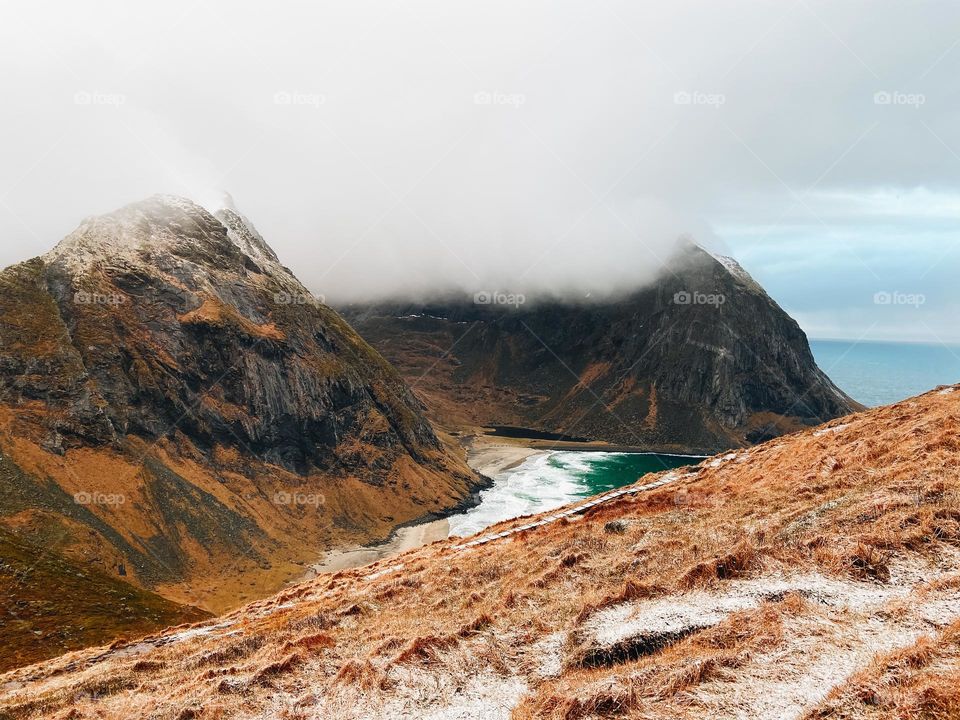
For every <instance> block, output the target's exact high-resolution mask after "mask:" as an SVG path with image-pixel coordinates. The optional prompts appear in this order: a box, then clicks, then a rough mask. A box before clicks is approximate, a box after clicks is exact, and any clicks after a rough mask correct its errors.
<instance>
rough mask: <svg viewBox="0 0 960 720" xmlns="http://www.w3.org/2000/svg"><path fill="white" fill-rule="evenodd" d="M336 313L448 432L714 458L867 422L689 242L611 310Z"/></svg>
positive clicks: (513, 301) (504, 300)
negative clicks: (819, 427)
mask: <svg viewBox="0 0 960 720" xmlns="http://www.w3.org/2000/svg"><path fill="white" fill-rule="evenodd" d="M521 301H522V302H521ZM340 310H341V312H342V313H343V315H344V317H346V318H347V319H348V320H349V321H350V323H351V325H352V326H353V327H355V328H356V329H357V331H358V332H359V333H360V334H361V335H362V336H363V337H364V338H365V339H366V340H367V341H368V342H370V343H371V344H372V345H373V346H374V347H375V348H377V350H379V351H380V352H381V353H383V355H384V356H385V357H386V358H387V359H388V360H390V362H391V363H393V364H394V365H395V366H396V367H397V368H398V369H399V370H400V372H401V373H402V374H403V375H404V377H405V378H406V379H407V380H408V381H409V382H410V383H411V385H412V386H413V387H414V388H415V390H416V392H418V393H419V394H420V396H421V397H422V398H423V399H424V401H425V403H426V405H427V406H428V408H430V410H431V411H432V412H433V413H434V415H435V417H436V419H437V420H438V421H439V422H441V423H443V424H445V425H448V426H450V427H471V426H474V427H475V426H477V425H482V426H491V425H500V426H520V427H523V428H529V429H533V430H537V431H542V432H546V433H552V434H557V435H563V436H569V437H577V438H581V439H587V440H602V441H606V442H612V443H618V444H623V445H630V446H640V447H645V448H650V449H658V450H665V451H670V450H674V451H684V452H715V451H718V450H721V449H724V448H730V447H740V446H743V445H746V444H750V443H755V442H758V441H761V440H764V439H769V438H771V437H775V436H778V435H781V434H783V433H785V432H791V431H793V430H796V429H798V428H802V427H805V426H809V425H814V424H818V423H820V422H824V421H826V420H829V419H831V418H835V417H838V416H840V415H845V414H847V413H849V412H852V411H854V410H857V409H860V408H861V406H860V405H859V404H858V403H856V402H855V401H853V400H852V399H851V398H849V397H847V396H846V395H845V394H844V393H843V392H842V391H840V390H839V389H838V388H837V387H836V386H835V385H834V384H833V383H832V382H831V381H830V379H829V378H828V377H827V376H826V375H825V374H824V373H823V372H822V371H821V370H820V369H819V368H818V367H817V365H816V362H815V361H814V359H813V355H812V354H811V352H810V347H809V345H808V343H807V339H806V336H805V335H804V333H803V331H802V330H801V329H800V327H799V325H797V323H796V322H795V321H794V320H793V319H792V318H790V317H789V316H788V315H787V314H786V313H785V312H784V311H783V309H782V308H780V306H779V305H777V304H776V302H774V301H773V300H772V299H771V298H770V297H769V296H768V295H767V294H766V293H765V292H764V290H763V288H761V287H760V286H759V285H758V284H757V283H756V282H755V281H754V280H753V279H752V278H751V277H750V276H749V275H748V274H747V273H746V271H744V270H743V269H742V268H741V267H740V266H739V265H738V264H737V263H736V262H735V261H733V260H731V259H729V258H721V259H717V258H715V257H713V256H712V255H710V254H709V253H707V252H706V251H704V250H703V249H701V248H700V247H698V246H696V245H693V244H687V245H684V246H683V247H681V248H680V249H678V251H677V252H676V254H675V256H674V257H673V259H672V260H671V262H670V263H669V264H668V269H667V271H666V272H664V273H663V275H662V276H661V277H660V279H659V280H658V281H657V282H656V283H654V284H652V285H650V286H649V287H644V288H642V289H640V290H637V291H636V292H634V293H632V294H630V295H627V296H624V297H618V298H614V299H604V300H591V299H589V298H584V299H582V300H580V301H576V302H575V301H570V300H558V299H552V298H536V297H523V296H517V295H510V294H506V293H492V292H488V293H479V294H478V295H476V296H474V297H470V298H466V299H464V298H463V297H456V298H454V297H446V298H442V299H439V300H435V301H430V302H408V301H401V302H387V303H378V304H374V305H353V306H348V307H343V308H340Z"/></svg>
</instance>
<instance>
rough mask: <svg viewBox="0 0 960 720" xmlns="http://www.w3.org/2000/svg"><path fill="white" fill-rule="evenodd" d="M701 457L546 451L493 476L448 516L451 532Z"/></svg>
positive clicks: (460, 532)
mask: <svg viewBox="0 0 960 720" xmlns="http://www.w3.org/2000/svg"><path fill="white" fill-rule="evenodd" d="M700 460H701V458H699V457H691V456H688V455H657V454H653V453H621V452H616V453H612V452H583V451H567V450H552V451H549V452H545V453H543V454H541V455H534V456H533V457H530V458H528V459H527V460H526V461H524V462H523V463H522V464H520V465H518V466H517V467H515V468H512V469H510V470H506V471H504V472H502V473H500V474H499V475H497V476H496V477H495V478H494V483H493V486H492V487H490V488H489V489H487V490H484V491H482V492H481V493H480V504H479V505H477V506H476V507H474V508H471V509H470V510H468V511H467V512H465V513H462V514H460V515H454V516H453V517H451V518H449V521H450V534H451V535H460V536H466V535H472V534H473V533H476V532H480V531H481V530H483V529H484V528H486V527H489V526H490V525H493V524H494V523H498V522H501V521H503V520H509V519H510V518H514V517H519V516H521V515H532V514H534V513H540V512H546V511H547V510H553V509H555V508H558V507H560V506H562V505H566V504H568V503H571V502H575V501H576V500H579V499H580V498H584V497H589V496H591V495H596V494H597V493H602V492H605V491H607V490H612V489H614V488H618V487H623V486H624V485H629V484H630V483H634V482H636V481H637V480H638V479H640V477H641V476H643V475H645V474H646V473H649V472H661V471H662V470H671V469H673V468H677V467H682V466H684V465H693V464H695V463H698V462H700Z"/></svg>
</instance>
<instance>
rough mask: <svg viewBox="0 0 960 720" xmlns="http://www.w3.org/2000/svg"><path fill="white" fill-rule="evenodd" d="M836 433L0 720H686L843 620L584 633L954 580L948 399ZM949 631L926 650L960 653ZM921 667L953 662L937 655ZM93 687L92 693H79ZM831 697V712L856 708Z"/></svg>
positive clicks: (175, 650) (272, 615)
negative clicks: (899, 578)
mask: <svg viewBox="0 0 960 720" xmlns="http://www.w3.org/2000/svg"><path fill="white" fill-rule="evenodd" d="M845 424H848V425H847V426H846V427H840V429H838V430H836V431H827V432H822V431H821V432H814V431H804V432H802V433H799V434H796V435H793V436H789V437H784V438H780V439H777V440H774V441H771V442H769V443H766V444H764V445H762V446H758V447H755V448H752V449H750V450H748V451H741V452H740V453H739V454H738V456H737V458H736V459H730V460H727V461H723V462H718V461H706V462H704V463H703V465H702V466H700V468H699V469H697V470H696V476H695V477H691V478H689V479H685V480H679V481H677V482H676V483H674V484H672V485H668V486H666V487H664V488H661V489H660V490H658V491H654V492H650V493H641V494H638V495H635V496H625V497H622V498H620V499H619V500H617V501H614V502H610V503H606V504H603V505H600V506H597V507H595V508H593V509H592V510H590V511H588V512H586V513H585V514H584V515H583V516H580V517H576V518H575V519H572V520H561V521H558V522H555V523H553V524H550V525H546V526H543V527H540V528H537V529H534V530H529V531H526V532H522V533H520V534H518V535H516V536H513V537H512V538H509V539H505V540H502V541H496V542H492V543H489V544H487V545H483V546H479V547H476V548H472V549H470V550H466V551H456V550H454V549H453V546H454V545H456V544H457V542H456V541H454V540H450V541H443V542H439V543H435V544H433V545H431V546H428V547H424V548H420V549H418V550H414V551H410V552H407V553H405V554H403V555H400V556H396V557H393V558H389V559H386V560H381V561H379V562H377V563H374V564H372V565H370V566H367V567H364V568H357V569H352V570H346V571H341V572H338V573H336V574H333V575H323V576H320V577H318V578H316V579H315V580H312V581H310V582H307V583H303V584H300V585H298V586H295V587H292V588H290V589H288V590H285V591H283V592H281V593H280V594H278V595H277V596H275V597H274V598H271V599H270V600H264V601H260V602H256V603H253V604H251V605H248V606H246V607H244V608H242V609H241V610H238V611H236V612H234V613H231V614H229V615H226V616H224V617H223V618H221V622H223V623H227V624H225V625H224V626H223V627H222V628H219V629H214V630H212V631H210V632H208V633H207V634H200V635H196V636H186V637H185V636H183V631H182V630H181V631H179V632H180V633H181V635H180V636H178V637H177V638H176V639H175V640H174V641H171V640H170V635H169V634H168V635H167V636H161V637H158V638H155V639H153V640H151V641H150V642H149V643H147V644H140V645H137V644H135V643H134V644H131V645H130V646H128V647H126V648H125V649H124V648H121V649H119V650H117V651H114V652H113V653H111V654H107V655H106V656H104V657H102V658H100V659H94V658H95V656H97V655H98V653H99V652H100V651H86V652H83V653H74V654H73V655H71V656H68V657H64V658H61V659H58V660H55V661H50V662H47V663H44V664H41V665H38V666H34V667H31V668H25V669H21V670H18V671H15V672H12V673H8V674H7V675H5V676H0V688H2V694H0V708H3V709H2V710H0V717H4V715H3V713H4V712H5V713H6V717H10V718H39V717H44V718H46V717H60V718H65V717H71V718H87V717H89V718H94V717H96V718H101V719H103V720H112V719H115V718H116V719H119V718H124V720H126V719H128V718H139V717H144V718H145V717H174V718H176V717H178V716H180V715H181V713H188V715H187V716H189V717H196V718H226V717H234V716H238V717H239V716H242V717H264V718H267V717H277V716H281V715H280V713H281V710H280V708H282V709H283V712H284V713H287V714H288V716H289V717H295V716H299V715H297V713H300V714H301V715H302V716H303V717H337V718H339V717H345V718H346V717H377V718H379V717H391V712H395V713H396V714H399V713H398V712H397V711H396V710H395V707H398V706H395V705H391V704H390V703H407V705H404V707H408V708H409V707H411V706H410V705H409V703H416V702H421V703H423V702H429V703H434V704H437V703H439V704H440V705H441V706H442V705H443V703H453V702H459V701H461V700H462V699H463V698H464V697H473V696H472V695H470V694H471V693H474V694H476V693H480V695H479V696H478V697H480V700H479V701H478V702H479V703H480V704H479V705H478V707H482V706H483V702H484V700H483V695H482V688H481V689H480V690H478V689H477V685H478V684H480V685H483V683H486V686H485V687H490V688H492V689H491V693H493V692H497V693H501V694H502V692H505V691H501V690H500V689H498V688H500V686H499V685H496V684H495V682H494V681H496V682H504V683H506V682H508V681H509V682H516V683H519V684H520V685H521V686H522V687H523V688H524V689H525V693H524V694H523V696H522V698H521V697H519V695H518V697H517V698H516V702H511V703H507V705H508V707H507V709H506V710H504V711H503V712H505V713H506V714H503V715H488V716H487V717H498V718H499V717H509V716H510V715H511V713H512V717H513V719H514V720H528V719H532V718H564V719H570V720H572V719H573V718H596V717H638V718H639V717H649V716H656V715H657V714H658V713H659V714H662V713H663V712H666V710H667V709H669V714H672V715H674V716H684V715H685V714H687V713H689V714H690V717H697V716H698V711H697V710H696V708H695V707H693V706H691V705H690V702H691V700H690V699H691V698H693V697H695V695H696V693H697V692H699V690H698V688H706V687H707V686H708V685H709V686H710V687H711V688H716V687H717V686H722V685H723V684H724V682H728V683H729V684H730V687H734V686H735V685H736V680H737V678H738V677H740V673H741V672H742V671H743V668H744V667H746V666H747V665H748V664H751V663H754V664H755V663H757V662H760V661H761V659H762V658H763V657H765V655H764V654H765V653H770V652H773V651H778V650H782V649H783V648H784V647H785V645H786V644H787V643H788V642H789V640H788V639H789V638H790V637H792V635H791V633H792V632H793V628H794V627H795V625H796V622H797V621H798V619H800V618H814V617H815V618H818V619H823V622H825V623H826V622H829V623H830V624H831V625H830V627H835V626H837V627H840V626H842V622H843V618H845V617H847V616H846V615H844V614H843V613H840V614H836V613H835V614H834V615H830V616H829V617H828V616H827V614H825V613H826V611H825V610H824V609H823V608H821V607H819V606H816V603H812V602H811V601H809V600H805V599H803V598H801V597H799V596H797V595H794V594H789V593H788V594H786V595H785V596H783V597H776V598H771V599H768V600H767V601H765V602H762V603H761V604H760V605H759V606H757V607H753V608H748V609H746V610H743V611H740V612H737V613H735V614H733V615H731V616H729V617H727V618H726V619H724V620H722V621H721V622H718V623H715V624H713V625H712V626H711V627H707V628H705V629H701V630H699V631H697V632H691V633H686V634H681V635H680V636H678V637H677V638H676V639H675V640H673V641H672V642H669V641H668V642H664V643H663V644H662V645H659V646H657V647H648V648H646V649H644V648H637V649H636V651H635V652H633V653H632V654H629V655H628V656H625V657H617V656H613V657H608V658H603V657H602V655H600V656H594V657H592V660H591V661H590V662H585V658H587V657H589V653H590V648H589V647H588V640H585V639H584V637H582V636H583V632H582V631H583V627H584V624H585V623H586V622H587V621H588V619H589V618H591V616H593V615H594V614H595V613H596V612H598V611H600V610H602V609H604V608H612V607H614V606H619V605H622V604H623V603H629V602H637V601H647V600H652V601H655V600H664V599H665V600H669V598H671V597H672V596H674V595H677V594H681V593H689V592H690V591H706V592H708V593H712V594H716V595H718V596H722V595H723V593H724V592H725V590H726V589H727V588H729V587H731V584H732V583H735V582H739V581H741V580H743V579H751V578H761V577H766V576H770V575H772V574H777V573H779V574H780V575H790V574H796V573H803V572H806V573H811V572H815V573H820V574H822V575H825V576H827V577H831V578H838V579H843V580H846V581H850V582H854V581H857V582H859V583H861V584H862V585H863V586H865V587H877V588H884V587H888V586H890V583H892V582H893V580H892V579H891V577H892V575H896V574H897V573H898V572H900V570H899V568H900V567H901V566H902V565H903V564H904V563H907V564H910V563H913V565H917V566H923V567H930V568H936V571H935V572H934V570H931V571H930V572H931V576H930V577H929V578H926V579H928V580H935V582H933V583H928V584H927V585H926V586H924V588H923V589H922V592H924V593H928V594H930V597H940V595H938V593H939V594H942V593H945V592H955V590H956V586H957V582H956V575H954V576H952V577H953V579H951V576H949V575H947V573H949V572H954V573H955V572H956V571H957V570H958V569H960V568H957V567H952V566H949V565H950V562H952V561H950V560H949V559H950V558H955V557H957V555H956V554H955V553H952V552H950V550H951V548H957V547H958V546H960V531H958V530H960V525H958V523H960V470H958V462H957V461H958V457H960V392H954V393H949V394H947V393H937V392H931V393H928V394H926V395H924V396H921V397H919V398H916V399H913V400H909V401H905V402H902V403H899V404H897V405H893V406H890V407H886V408H880V409H877V410H872V411H868V412H864V413H860V414H858V415H856V416H852V417H851V418H846V419H845V420H844V421H843V422H839V421H835V422H833V423H831V426H833V427H838V426H842V425H845ZM645 481H649V478H647V479H646V480H645ZM524 522H526V521H521V520H520V519H518V520H515V521H510V522H507V523H503V524H502V525H501V526H499V527H498V530H503V529H507V528H510V527H515V526H519V525H521V524H524ZM938 563H939V564H938ZM938 583H939V585H938ZM849 617H850V618H852V617H853V616H852V615H850V616H849ZM850 621H851V622H852V619H851V620H850ZM951 633H952V634H945V635H944V636H943V638H941V639H939V640H937V641H936V642H937V643H938V645H937V648H940V644H939V643H947V644H949V643H951V642H955V641H954V640H952V639H951V638H955V636H956V631H951ZM551 642H552V643H553V644H552V645H550V643H551ZM551 648H552V649H551ZM951 652H952V651H951ZM932 657H938V658H941V659H943V662H946V660H945V659H944V658H947V657H948V653H947V651H946V650H943V649H937V650H936V652H934V653H933V655H932ZM144 662H149V663H150V664H149V665H145V664H142V663H144ZM951 662H952V661H951ZM137 663H141V664H140V665H139V666H137V665H136V664H137ZM938 663H939V661H935V662H934V661H932V662H931V663H928V664H927V665H925V666H923V667H920V668H914V667H913V666H912V665H910V664H909V663H907V666H909V667H910V672H909V673H907V676H909V677H910V678H912V680H911V682H912V683H914V685H915V686H916V692H915V693H914V695H915V696H916V698H919V699H916V700H911V701H910V702H915V703H920V704H919V705H916V706H917V707H930V708H941V709H944V708H945V709H947V710H951V708H953V707H955V705H951V703H955V702H956V696H955V694H952V692H953V691H948V689H944V687H943V686H942V683H941V678H944V677H950V678H953V677H954V675H949V674H948V675H944V674H943V673H947V672H948V671H947V670H943V669H942V668H941V665H942V663H939V664H938ZM548 666H549V667H548ZM135 667H139V668H140V669H139V670H135V669H134V668H135ZM944 667H946V666H944ZM953 667H955V666H953ZM883 672H886V671H885V670H884V671H883ZM949 672H955V671H953V670H951V671H949ZM877 673H879V674H877ZM882 674H883V673H881V672H880V671H879V670H877V671H876V672H875V676H876V677H880V676H881V675H882ZM883 676H884V677H886V676H885V675H883ZM865 677H866V676H865ZM871 677H873V676H871ZM904 677H906V676H904ZM481 680H482V682H481ZM840 680H842V678H838V679H837V682H839V681H840ZM914 681H915V682H914ZM858 682H859V681H858ZM898 682H899V681H898ZM944 682H945V681H944ZM5 683H6V684H5ZM90 683H93V684H97V683H99V685H97V687H96V692H87V691H86V690H82V688H84V687H87V685H88V684H90ZM418 683H422V685H418ZM914 685H911V687H914ZM953 687H956V683H955V682H954V685H953ZM411 688H412V689H411ZM429 688H432V689H429ZM837 692H838V693H839V694H837V695H836V696H835V698H833V699H831V700H829V701H828V702H829V703H833V705H830V706H829V707H828V708H827V709H826V710H824V712H826V713H828V714H826V715H821V716H822V717H832V716H833V715H830V714H829V712H833V710H830V709H829V708H832V707H836V708H838V710H837V712H840V710H841V709H842V708H846V707H848V706H849V705H850V703H851V702H853V701H851V700H849V698H848V695H847V694H844V693H845V692H846V691H843V690H838V691H837ZM911 692H913V690H911ZM78 693H80V695H78ZM914 695H911V697H914ZM857 697H859V696H857ZM78 698H79V699H78ZM417 698H419V700H418V699H417ZM923 703H926V704H925V705H924V704H923ZM414 707H417V706H415V705H414ZM433 707H434V706H433V705H431V708H433ZM884 707H885V706H884ZM910 707H913V705H911V706H910ZM385 708H386V709H385ZM390 708H394V710H393V711H391V710H390ZM691 708H693V709H691ZM434 709H435V708H434ZM491 712H492V711H491ZM498 712H499V711H498ZM851 712H852V711H851ZM857 712H860V711H859V710H857ZM924 712H926V711H924ZM938 712H939V710H938ZM189 713H193V714H192V715H191V714H189ZM291 713H292V714H291ZM324 713H326V714H324ZM364 713H366V714H364ZM884 713H886V711H884ZM884 713H881V714H884ZM414 716H416V714H415V715H414ZM468 716H469V715H468ZM837 716H838V717H843V716H844V715H842V714H841V715H837ZM850 716H851V717H852V716H858V715H856V713H853V714H850ZM887 716H891V717H892V716H894V714H893V713H887ZM917 717H923V715H917Z"/></svg>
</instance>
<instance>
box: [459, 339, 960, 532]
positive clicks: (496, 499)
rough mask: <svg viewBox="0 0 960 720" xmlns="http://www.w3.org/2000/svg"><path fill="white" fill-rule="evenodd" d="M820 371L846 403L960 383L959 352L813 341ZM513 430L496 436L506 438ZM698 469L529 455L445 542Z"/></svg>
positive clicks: (568, 454) (640, 457)
mask: <svg viewBox="0 0 960 720" xmlns="http://www.w3.org/2000/svg"><path fill="white" fill-rule="evenodd" d="M810 348H811V350H812V351H813V354H814V357H815V358H816V361H817V364H818V365H819V366H820V368H821V369H822V370H823V371H824V372H826V373H827V375H829V376H830V378H831V379H832V380H833V381H834V382H835V383H836V384H837V385H838V386H839V387H840V388H841V389H842V390H844V391H845V392H846V393H847V394H848V395H850V396H851V397H852V398H854V399H855V400H857V401H859V402H861V403H863V404H864V405H867V406H871V407H872V406H876V405H886V404H889V403H893V402H897V401H898V400H903V399H904V398H908V397H910V396H912V395H917V394H918V393H922V392H925V391H927V390H930V389H932V388H934V387H936V386H937V385H945V384H950V383H955V382H960V347H945V346H943V345H921V344H914V343H880V342H860V343H855V342H853V341H843V340H811V341H810ZM511 430H512V429H511V428H503V429H502V430H501V434H503V435H506V436H511V437H512V436H513V435H511ZM699 461H700V458H699V457H690V456H683V455H658V454H653V453H620V452H584V451H569V450H555V451H550V452H547V453H545V454H542V455H534V456H532V457H530V458H528V459H527V460H526V461H525V462H523V463H522V464H520V465H518V466H517V467H515V468H511V469H510V470H506V471H504V472H502V473H500V474H499V475H497V477H495V478H494V484H493V486H492V487H491V488H489V489H487V490H484V491H483V492H482V493H481V502H480V504H479V505H478V506H476V507H474V508H472V509H470V510H469V511H467V512H465V513H462V514H460V515H455V516H453V517H451V518H449V521H450V534H451V535H459V536H466V535H472V534H473V533H476V532H480V531H481V530H483V529H484V528H486V527H489V526H490V525H493V524H494V523H498V522H501V521H503V520H509V519H510V518H514V517H519V516H521V515H530V514H533V513H540V512H546V511H547V510H553V509H554V508H558V507H560V506H561V505H566V504H568V503H571V502H575V501H576V500H578V499H580V498H584V497H588V496H590V495H596V494H597V493H602V492H605V491H607V490H611V489H613V488H617V487H622V486H624V485H628V484H630V483H633V482H636V481H637V480H638V479H639V478H640V477H641V476H642V475H644V474H645V473H648V472H659V471H661V470H666V469H672V468H676V467H681V466H684V465H692V464H695V463H697V462H699Z"/></svg>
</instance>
